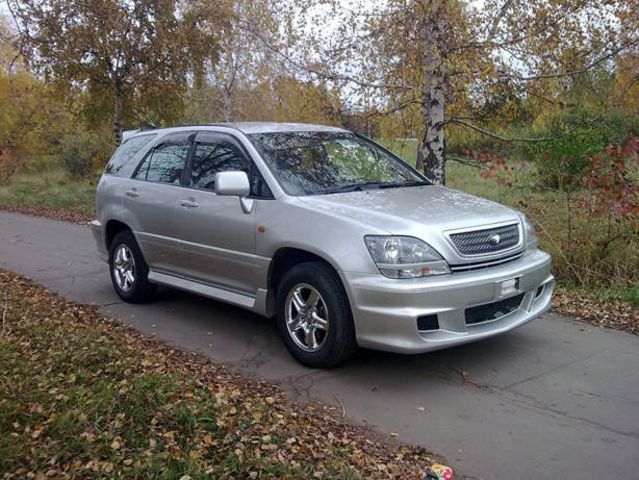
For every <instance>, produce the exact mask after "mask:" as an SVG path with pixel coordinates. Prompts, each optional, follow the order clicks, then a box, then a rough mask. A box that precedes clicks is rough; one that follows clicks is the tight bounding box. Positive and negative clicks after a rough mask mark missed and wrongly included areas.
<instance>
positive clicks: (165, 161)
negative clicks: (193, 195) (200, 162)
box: [135, 134, 191, 185]
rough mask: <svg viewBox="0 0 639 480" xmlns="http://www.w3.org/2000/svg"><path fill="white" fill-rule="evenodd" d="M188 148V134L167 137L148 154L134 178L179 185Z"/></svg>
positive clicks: (189, 144) (189, 143)
mask: <svg viewBox="0 0 639 480" xmlns="http://www.w3.org/2000/svg"><path fill="white" fill-rule="evenodd" d="M190 146H191V142H190V139H189V135H188V134H178V135H170V136H167V138H166V139H164V140H163V141H162V143H160V144H159V145H158V146H156V147H155V148H153V150H151V152H149V154H148V155H147V156H146V158H145V159H144V161H143V162H142V164H141V165H140V167H139V168H138V171H137V172H136V174H135V178H137V179H139V180H147V181H149V182H158V183H170V184H174V185H179V184H180V179H181V178H182V172H183V171H184V167H185V166H186V159H187V156H188V154H189V148H190Z"/></svg>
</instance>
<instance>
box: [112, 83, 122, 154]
mask: <svg viewBox="0 0 639 480" xmlns="http://www.w3.org/2000/svg"><path fill="white" fill-rule="evenodd" d="M123 97H124V92H122V88H121V87H120V86H119V85H116V87H115V99H114V104H113V138H114V139H115V144H116V145H120V143H122V110H123V104H124V98H123Z"/></svg>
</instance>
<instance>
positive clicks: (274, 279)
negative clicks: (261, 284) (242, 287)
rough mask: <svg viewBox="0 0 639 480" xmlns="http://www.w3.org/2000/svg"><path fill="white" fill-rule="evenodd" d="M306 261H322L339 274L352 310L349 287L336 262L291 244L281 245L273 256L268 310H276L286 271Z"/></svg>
mask: <svg viewBox="0 0 639 480" xmlns="http://www.w3.org/2000/svg"><path fill="white" fill-rule="evenodd" d="M306 262H318V263H322V264H324V265H326V266H327V267H329V268H330V269H331V270H332V271H333V272H334V273H335V275H337V278H339V281H340V282H341V284H342V288H344V292H345V293H346V298H347V299H348V303H349V308H351V311H352V307H351V306H350V305H351V301H350V292H349V291H348V288H346V285H345V284H344V280H343V278H342V276H341V275H340V271H339V269H338V268H337V267H336V265H335V264H334V262H333V261H332V260H330V259H328V258H326V257H325V256H323V255H320V254H318V253H315V252H312V251H310V250H306V249H304V248H299V247H291V246H288V247H280V248H279V249H277V250H276V252H275V253H274V254H273V256H272V257H271V262H270V264H269V268H268V275H267V282H268V283H267V285H268V287H267V288H268V300H267V301H268V311H269V312H270V313H272V314H274V312H275V297H276V294H277V288H278V286H279V283H280V282H281V280H282V278H283V277H284V275H285V274H286V272H287V271H289V270H290V269H291V268H293V267H294V266H295V265H299V264H300V263H306Z"/></svg>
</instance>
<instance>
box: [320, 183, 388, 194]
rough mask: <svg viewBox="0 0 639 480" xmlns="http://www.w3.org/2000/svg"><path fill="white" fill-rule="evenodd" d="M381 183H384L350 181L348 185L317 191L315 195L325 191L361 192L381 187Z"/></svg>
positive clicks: (325, 192)
mask: <svg viewBox="0 0 639 480" xmlns="http://www.w3.org/2000/svg"><path fill="white" fill-rule="evenodd" d="M382 185H384V184H383V183H381V182H363V183H350V184H348V185H342V186H341V187H337V188H331V189H329V190H323V191H321V192H317V193H316V195H324V194H327V193H346V192H361V191H363V190H369V189H372V188H381V186H382Z"/></svg>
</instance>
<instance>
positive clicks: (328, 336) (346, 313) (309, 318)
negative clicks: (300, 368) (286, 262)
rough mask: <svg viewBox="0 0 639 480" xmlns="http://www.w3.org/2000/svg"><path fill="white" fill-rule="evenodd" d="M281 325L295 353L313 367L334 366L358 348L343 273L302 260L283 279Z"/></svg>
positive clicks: (279, 298) (279, 303) (279, 297)
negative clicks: (342, 277)
mask: <svg viewBox="0 0 639 480" xmlns="http://www.w3.org/2000/svg"><path fill="white" fill-rule="evenodd" d="M276 308H277V316H276V319H277V326H278V329H279V331H280V335H281V336H282V340H283V341H284V344H285V345H286V348H287V349H288V350H289V352H290V353H291V355H293V357H295V359H296V360H297V361H299V362H300V363H302V364H304V365H306V366H308V367H313V368H330V367H335V366H337V365H340V364H342V363H344V362H346V361H347V360H348V359H350V358H351V357H352V356H353V355H354V354H355V352H356V351H357V343H356V340H355V326H354V324H353V317H352V314H351V309H350V305H349V303H348V297H347V296H346V292H345V290H344V287H343V285H342V282H341V280H340V278H339V276H338V275H337V274H336V273H335V271H334V270H333V269H332V268H330V267H329V266H328V265H325V264H323V263H320V262H308V263H300V264H298V265H295V266H294V267H293V268H291V269H290V270H289V271H288V272H287V273H286V274H285V275H284V277H283V278H282V281H281V282H280V284H279V286H278V289H277V297H276Z"/></svg>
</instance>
